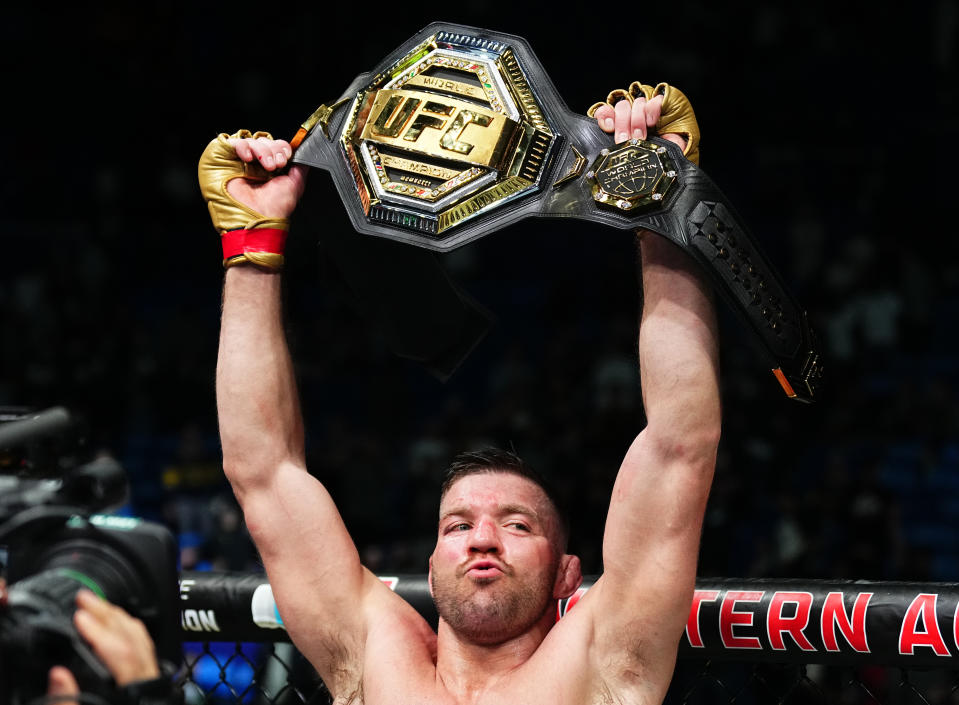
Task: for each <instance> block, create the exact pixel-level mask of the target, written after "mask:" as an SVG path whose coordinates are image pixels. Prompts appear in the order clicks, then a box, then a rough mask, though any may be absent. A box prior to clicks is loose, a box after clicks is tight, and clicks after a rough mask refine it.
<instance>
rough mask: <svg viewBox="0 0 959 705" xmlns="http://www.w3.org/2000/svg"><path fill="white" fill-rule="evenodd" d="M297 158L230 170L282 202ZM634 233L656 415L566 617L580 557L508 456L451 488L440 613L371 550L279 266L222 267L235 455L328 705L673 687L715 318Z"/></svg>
mask: <svg viewBox="0 0 959 705" xmlns="http://www.w3.org/2000/svg"><path fill="white" fill-rule="evenodd" d="M639 102H640V101H636V103H639ZM636 103H634V105H633V106H632V107H631V108H630V109H629V110H628V111H627V110H624V109H623V108H620V107H619V105H617V106H616V108H615V109H613V108H610V110H611V111H612V112H613V114H612V115H607V114H606V113H605V111H600V112H597V115H596V117H597V122H598V124H599V126H600V128H602V129H605V130H606V131H607V132H613V131H614V130H615V132H616V141H622V139H620V138H621V137H622V138H623V139H627V138H629V137H631V136H632V133H633V131H634V130H638V131H639V132H640V133H641V134H640V136H645V135H646V133H647V131H648V130H649V129H650V128H651V126H653V125H655V124H656V120H657V119H658V114H659V113H658V111H659V108H660V104H661V99H660V98H657V99H654V100H651V101H649V102H648V103H647V102H646V101H643V102H642V105H641V106H640V108H637V107H636ZM620 113H622V115H621V114H620ZM606 119H611V120H612V121H613V122H612V124H610V125H608V124H607V123H606V122H605V120H606ZM673 138H674V139H676V140H678V141H679V142H680V143H682V140H681V138H678V137H675V136H673ZM234 146H235V149H236V151H237V155H238V157H239V158H240V159H242V160H244V161H251V160H257V161H258V162H259V163H260V164H261V165H262V166H263V167H264V168H265V169H267V170H268V171H274V170H276V169H278V168H280V167H282V166H283V165H284V164H286V162H287V160H288V159H289V156H290V154H291V151H290V149H289V145H288V144H287V143H285V142H283V141H272V140H266V139H260V140H256V141H244V142H236V143H235V144H234ZM304 177H305V171H303V170H302V168H301V167H297V166H294V167H291V168H290V169H289V171H287V172H285V175H284V176H282V177H280V178H279V179H274V180H272V181H268V182H266V183H265V184H258V185H248V184H243V183H242V182H240V180H235V181H233V182H231V184H230V191H231V193H232V194H233V195H234V197H236V198H238V199H240V200H243V201H244V202H245V203H248V204H251V205H253V204H254V203H255V204H256V205H255V207H256V208H257V209H258V210H259V211H260V212H261V213H263V214H264V215H267V216H270V217H286V216H288V215H289V214H290V213H291V212H292V209H293V205H292V204H295V202H296V199H297V198H298V197H299V195H300V193H301V192H302V189H303V185H304ZM637 242H638V245H639V248H640V251H641V255H642V274H643V292H644V306H643V313H642V321H641V326H640V333H639V361H640V370H641V377H642V390H643V400H644V404H645V408H646V412H647V418H648V424H647V426H646V428H645V429H643V430H642V431H641V432H640V433H639V434H638V435H637V437H636V439H635V441H634V442H633V443H632V445H631V446H630V448H629V449H628V450H627V452H626V456H625V458H624V460H623V463H622V466H621V467H620V470H619V473H618V475H617V478H616V482H615V486H614V488H613V493H612V497H611V500H610V506H609V514H608V518H607V523H606V530H605V534H604V537H603V564H604V573H603V575H602V576H601V577H600V578H599V580H598V581H597V582H596V584H595V585H594V587H593V588H591V589H590V591H589V592H588V593H587V595H586V596H585V597H584V598H583V599H582V600H581V601H580V602H579V603H578V604H577V606H576V608H575V609H574V610H572V611H571V612H570V613H569V614H568V615H567V617H565V618H564V619H563V620H561V621H560V622H559V623H557V624H554V615H553V609H554V608H555V607H554V605H555V600H556V599H557V598H561V597H566V596H568V595H571V594H572V593H573V592H574V591H575V590H576V588H577V587H578V586H579V584H580V581H581V578H582V576H581V573H580V565H579V560H578V559H577V558H576V557H574V556H570V555H567V554H565V553H563V549H562V547H561V544H560V541H559V539H558V529H557V526H556V520H555V517H554V516H553V515H552V513H551V511H550V509H549V507H548V502H547V500H546V497H545V495H544V494H543V492H542V491H541V490H540V489H539V488H538V487H537V486H535V485H534V484H532V483H530V482H529V481H527V480H525V479H523V478H519V477H517V476H515V475H510V474H506V473H491V474H487V475H478V476H467V477H464V478H461V479H460V480H459V481H457V482H456V483H454V484H453V486H452V487H451V488H450V490H449V492H448V493H447V495H446V496H445V498H444V500H443V502H442V506H441V508H440V521H439V525H438V531H437V542H436V548H435V550H434V552H433V554H432V557H431V558H430V580H431V584H432V586H433V590H434V593H435V596H436V600H437V603H438V606H439V611H440V614H441V618H440V623H439V628H438V629H437V631H436V632H433V630H432V629H431V628H430V627H429V625H428V624H427V623H426V622H425V621H424V620H423V619H422V618H421V617H420V616H419V614H418V613H417V612H416V611H415V610H414V609H413V608H412V607H410V606H409V604H407V603H406V602H405V601H404V600H403V599H402V598H400V597H398V596H397V595H395V594H394V593H392V592H391V591H390V590H389V589H388V588H387V587H386V586H384V585H383V584H382V583H381V582H380V581H379V580H378V579H377V578H376V577H375V576H374V575H373V574H372V573H371V572H370V571H369V570H367V569H366V568H364V567H363V566H362V565H361V564H360V559H359V555H358V553H357V550H356V547H355V546H354V544H353V541H352V539H351V537H350V535H349V533H348V532H347V530H346V527H345V526H344V524H343V521H342V519H341V517H340V514H339V512H338V511H337V508H336V506H335V504H334V503H333V499H332V498H331V497H330V495H329V493H328V492H327V490H326V488H325V487H324V485H323V484H322V482H321V479H318V478H322V477H323V475H324V469H323V468H312V470H313V472H314V473H316V476H314V475H312V474H310V473H309V472H307V468H306V462H305V456H304V448H303V423H302V419H301V417H300V408H299V402H298V399H297V392H296V386H295V384H294V375H293V365H292V361H291V359H290V355H289V351H288V349H287V345H286V340H285V336H284V330H283V317H282V310H281V305H280V290H281V275H279V274H277V273H271V272H267V271H263V270H260V269H257V268H255V267H253V266H249V265H244V266H237V267H232V268H230V269H228V270H227V272H226V275H225V282H224V295H223V317H222V325H221V334H220V351H219V357H218V362H217V404H218V410H219V422H220V435H221V441H222V447H223V466H224V471H225V472H226V474H227V477H228V478H229V480H230V482H231V484H232V486H233V489H234V492H235V493H236V496H237V498H238V500H239V502H240V504H241V505H242V507H243V511H244V515H245V518H246V522H247V525H248V528H249V530H250V533H251V535H252V537H253V539H254V541H255V542H256V545H257V548H258V549H259V552H260V555H261V557H262V559H263V561H264V565H265V567H266V570H267V573H268V576H269V579H270V583H271V585H272V587H273V592H274V595H275V597H276V600H277V604H278V606H279V610H280V613H281V614H282V616H283V621H284V624H286V625H287V627H288V629H289V633H290V636H291V638H292V639H293V642H294V643H295V644H296V646H297V647H298V648H299V649H300V650H301V651H302V652H303V653H304V655H305V656H306V657H307V658H308V659H309V660H310V661H311V663H312V664H313V665H314V667H315V668H316V669H317V671H318V673H319V675H320V676H321V677H322V678H323V681H324V682H325V683H326V685H327V687H328V688H329V690H330V692H331V693H332V694H333V696H334V702H335V703H336V704H337V705H345V704H347V703H349V704H351V705H359V704H360V703H365V705H397V703H401V704H407V703H409V704H411V705H413V704H415V705H503V703H510V704H511V705H591V704H594V703H595V704H596V705H599V704H601V703H602V704H608V703H624V704H625V703H629V704H630V705H637V704H647V703H660V702H662V699H663V697H664V695H665V692H666V689H667V687H668V685H669V681H670V678H671V676H672V672H673V668H674V665H675V659H676V649H677V646H678V643H679V639H680V637H681V635H682V633H683V629H684V626H685V623H686V618H687V616H688V613H689V608H690V603H691V600H692V593H693V585H694V580H695V568H696V558H697V554H698V547H699V537H700V530H701V526H702V518H703V513H704V511H705V506H706V499H707V496H708V493H709V487H710V484H711V481H712V474H713V469H714V466H715V459H716V449H717V444H718V442H719V433H720V408H719V391H718V390H719V385H718V364H717V342H716V322H715V315H714V312H713V306H712V301H711V298H710V295H709V293H708V289H707V287H706V286H705V285H704V284H703V283H702V281H701V280H700V278H699V276H698V275H697V273H696V270H695V269H694V265H693V264H692V263H691V262H690V261H689V260H687V258H686V256H685V255H684V254H683V253H682V252H680V251H679V250H677V249H676V248H675V247H674V246H673V245H672V244H671V243H669V242H668V241H666V240H665V239H664V238H660V237H656V236H652V235H649V236H643V235H642V234H640V236H639V237H638V238H637ZM347 500H348V498H347ZM318 598H321V599H318Z"/></svg>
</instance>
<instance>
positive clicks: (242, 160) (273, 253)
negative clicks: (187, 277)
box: [197, 130, 307, 272]
mask: <svg viewBox="0 0 959 705" xmlns="http://www.w3.org/2000/svg"><path fill="white" fill-rule="evenodd" d="M292 156H293V148H292V147H290V145H289V143H288V142H285V141H283V140H275V139H273V137H272V136H271V135H270V134H269V133H267V132H257V133H255V134H253V133H250V132H249V131H248V130H240V131H239V132H237V133H235V134H233V135H227V134H225V133H223V134H220V135H217V137H216V138H215V139H213V140H212V141H211V142H210V143H209V144H208V145H207V147H206V149H204V150H203V154H202V155H201V156H200V163H199V165H198V166H197V177H198V179H199V181H200V192H201V193H202V194H203V198H204V199H205V200H206V202H207V207H208V208H209V209H210V218H211V219H212V221H213V226H214V227H215V228H216V229H217V232H219V233H220V236H221V238H222V245H223V264H224V266H225V267H231V266H233V265H235V264H244V263H248V264H254V265H256V266H258V267H262V268H264V269H267V270H270V271H274V272H276V271H279V270H280V269H282V267H283V250H284V246H285V245H286V235H287V231H288V229H289V227H290V222H289V216H290V215H291V214H292V213H293V209H294V208H296V203H297V201H298V200H299V199H300V196H301V195H302V194H303V189H304V188H305V186H306V174H307V167H304V166H299V165H295V166H291V167H289V169H288V170H287V171H285V172H282V170H283V169H285V168H286V167H287V165H288V163H289V160H290V158H291V157H292Z"/></svg>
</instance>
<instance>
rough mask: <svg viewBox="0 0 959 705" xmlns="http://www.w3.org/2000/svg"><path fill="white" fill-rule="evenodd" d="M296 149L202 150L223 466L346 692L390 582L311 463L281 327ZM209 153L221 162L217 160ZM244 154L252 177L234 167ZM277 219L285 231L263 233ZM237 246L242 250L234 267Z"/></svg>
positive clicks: (282, 606)
mask: <svg viewBox="0 0 959 705" xmlns="http://www.w3.org/2000/svg"><path fill="white" fill-rule="evenodd" d="M211 150H212V151H213V152H214V153H213V154H212V155H211V154H209V153H210V152H211ZM234 150H235V155H234V153H233V152H234ZM290 155H291V150H290V146H289V145H288V144H287V143H286V142H283V141H274V140H272V139H270V138H268V137H265V136H261V137H259V138H256V139H254V138H252V137H249V136H248V137H247V138H246V139H236V138H233V139H227V138H226V136H225V135H224V136H221V137H220V138H218V140H214V142H212V143H211V145H210V147H208V148H207V151H206V152H204V157H203V158H202V159H201V163H200V178H201V186H202V187H203V191H204V195H205V196H206V197H207V200H208V202H210V204H211V205H210V210H211V213H212V214H213V218H214V224H215V225H217V227H218V229H220V230H228V231H230V232H228V233H227V234H225V235H224V257H225V261H226V263H227V264H228V265H231V266H228V268H227V270H226V276H225V282H224V289H223V315H222V322H221V329H220V348H219V354H218V358H217V374H216V396H217V411H218V415H219V426H220V438H221V443H222V448H223V468H224V471H225V473H226V475H227V477H228V479H229V480H230V483H231V485H232V486H233V490H234V492H235V494H236V496H237V499H238V500H239V503H240V505H241V507H242V508H243V512H244V517H245V520H246V523H247V527H248V528H249V530H250V534H251V536H252V537H253V540H254V542H255V543H256V547H257V549H258V550H259V552H260V556H261V558H262V559H263V562H264V565H265V567H266V571H267V574H268V575H269V578H270V584H271V586H272V588H273V592H274V596H275V598H276V601H277V605H278V607H279V610H280V614H281V616H282V617H283V620H284V624H285V626H286V628H287V630H288V631H289V633H290V636H291V638H292V639H293V641H294V643H296V645H297V646H298V647H299V649H300V650H301V651H302V652H303V653H304V654H305V655H306V656H307V657H308V658H309V659H310V660H311V662H312V663H313V665H314V666H315V667H316V668H317V670H318V671H319V673H320V675H321V676H322V677H323V679H324V681H325V682H326V683H327V685H328V687H329V688H330V690H331V692H334V694H339V692H342V691H344V690H347V689H349V688H351V687H355V683H353V682H352V680H354V679H353V678H352V677H351V670H352V669H351V664H353V663H355V662H356V660H357V659H358V658H359V657H360V655H361V652H362V643H363V641H364V638H365V629H366V620H365V615H366V608H367V607H368V606H369V603H370V601H371V600H372V599H374V598H375V597H376V595H380V596H381V597H380V598H379V599H384V598H383V596H382V593H386V594H387V595H391V593H389V590H387V589H386V588H385V587H384V586H382V584H380V582H379V581H378V580H377V579H376V578H375V577H374V576H373V575H372V574H370V573H369V572H368V571H366V570H364V569H363V568H362V566H361V565H360V559H359V555H358V553H357V550H356V547H355V546H354V544H353V541H352V539H351V538H350V536H349V534H348V532H347V530H346V527H345V526H344V524H343V521H342V519H341V517H340V515H339V512H338V511H337V508H336V506H335V505H334V504H333V500H332V499H331V497H330V495H329V494H328V493H327V491H326V489H325V488H324V487H323V485H322V484H321V483H320V482H319V481H318V480H317V479H316V478H315V477H313V476H312V475H310V474H309V473H308V472H307V470H306V466H305V458H304V445H303V423H302V419H301V416H300V406H299V401H298V396H297V390H296V384H295V379H294V371H293V363H292V361H291V359H290V354H289V350H288V348H287V343H286V338H285V334H284V329H283V316H282V306H281V275H280V269H279V267H280V266H282V257H281V254H280V253H278V252H277V251H276V250H278V249H280V248H279V247H278V246H277V244H278V243H280V242H281V240H282V235H283V233H282V230H283V229H284V228H285V227H286V218H287V217H288V216H289V215H290V214H291V213H292V211H293V208H294V207H295V205H296V202H297V199H298V198H299V196H300V194H301V193H302V191H303V187H304V179H305V175H306V174H305V171H304V170H303V169H304V168H303V167H297V166H294V167H292V168H290V169H289V171H288V172H286V173H281V172H279V171H278V170H279V169H281V168H282V167H284V166H285V165H286V161H287V159H289V157H290ZM234 156H238V157H239V159H240V160H241V161H240V162H237V161H236V159H235V158H234ZM231 161H232V162H233V163H232V164H231V163H230V162H231ZM211 162H212V163H213V164H214V165H216V164H221V166H220V167H218V168H217V169H213V168H211V167H210V166H209V164H210V163H211ZM244 163H246V164H247V167H246V169H247V173H248V174H250V175H251V176H252V177H253V178H236V174H237V173H242V169H243V164H244ZM204 164H207V167H206V171H204V169H205V167H204ZM251 165H259V166H261V167H262V168H263V169H265V170H266V171H267V172H274V174H267V173H261V172H259V169H253V168H251ZM238 170H239V172H238ZM204 173H206V183H204ZM211 174H212V175H211ZM269 177H272V178H269ZM218 201H219V202H218ZM231 202H238V203H237V207H236V208H233V211H235V212H236V213H238V214H239V215H237V216H236V218H235V219H233V220H231V219H230V213H228V214H227V216H221V215H219V214H218V212H217V209H218V208H224V207H225V208H227V209H228V210H229V209H231V208H232V205H231ZM223 204H225V205H223ZM218 221H219V222H218ZM231 226H234V227H236V228H238V230H233V229H232V228H231ZM260 226H263V227H260ZM271 230H273V231H280V232H279V233H273V234H272V235H271V234H270V233H268V232H264V231H271ZM251 231H252V235H250V234H244V232H247V233H249V232H251ZM237 238H241V240H242V241H239V242H238V241H237ZM237 250H241V251H240V252H239V253H237ZM264 250H269V251H267V252H265V253H264ZM277 255H280V258H279V259H277ZM230 256H233V257H235V258H236V259H237V262H236V265H235V266H232V263H233V261H232V260H230V259H229V257H230ZM371 595H372V596H373V597H371ZM385 599H388V597H387V598H385Z"/></svg>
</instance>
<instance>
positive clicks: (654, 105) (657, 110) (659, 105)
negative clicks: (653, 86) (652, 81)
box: [646, 95, 663, 127]
mask: <svg viewBox="0 0 959 705" xmlns="http://www.w3.org/2000/svg"><path fill="white" fill-rule="evenodd" d="M662 114H663V96H661V95H657V96H654V97H653V99H652V100H649V101H646V127H655V126H656V125H657V124H659V118H660V117H662Z"/></svg>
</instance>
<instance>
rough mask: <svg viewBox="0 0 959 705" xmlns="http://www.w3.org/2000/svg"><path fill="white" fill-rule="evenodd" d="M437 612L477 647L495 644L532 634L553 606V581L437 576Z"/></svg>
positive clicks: (452, 627) (434, 597)
mask: <svg viewBox="0 0 959 705" xmlns="http://www.w3.org/2000/svg"><path fill="white" fill-rule="evenodd" d="M432 585H433V601H434V602H435V603H436V611H437V612H438V613H439V615H440V617H442V618H443V621H445V622H446V623H447V624H449V626H450V628H451V629H452V630H453V631H454V632H456V633H457V634H459V635H461V636H463V637H465V638H466V639H468V640H469V641H471V642H473V643H476V644H484V645H494V644H500V643H503V642H504V641H507V640H509V639H511V638H513V637H515V636H519V635H520V634H523V633H524V632H526V631H528V630H529V629H530V628H531V627H532V626H533V625H534V624H536V622H538V621H539V620H540V619H541V618H542V617H543V615H544V614H545V613H546V611H547V610H548V609H549V608H550V606H551V597H552V581H550V580H549V579H548V578H547V577H546V576H539V577H538V578H537V579H535V580H530V581H526V582H525V583H524V582H523V581H517V580H515V578H514V577H511V576H507V575H501V576H498V577H497V578H496V579H492V580H478V581H474V580H472V579H470V578H467V577H459V578H457V577H452V578H437V576H436V574H434V575H433V583H432Z"/></svg>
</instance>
